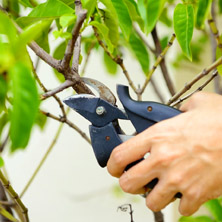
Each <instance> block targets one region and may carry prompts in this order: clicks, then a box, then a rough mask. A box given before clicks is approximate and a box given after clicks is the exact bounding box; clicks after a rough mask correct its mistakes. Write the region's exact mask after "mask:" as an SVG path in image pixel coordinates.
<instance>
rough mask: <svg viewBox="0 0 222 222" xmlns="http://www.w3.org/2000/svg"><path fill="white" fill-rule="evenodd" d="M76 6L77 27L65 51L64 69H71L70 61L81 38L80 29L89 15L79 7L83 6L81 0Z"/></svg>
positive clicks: (78, 0)
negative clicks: (77, 41) (79, 37)
mask: <svg viewBox="0 0 222 222" xmlns="http://www.w3.org/2000/svg"><path fill="white" fill-rule="evenodd" d="M75 5H76V7H77V8H76V15H77V20H76V24H75V26H74V28H73V30H72V38H71V39H70V40H69V42H68V45H67V47H66V50H65V55H64V58H63V60H62V67H63V68H64V69H66V68H67V67H69V63H70V60H71V58H72V55H73V50H74V46H75V43H76V40H77V38H78V36H79V32H80V29H81V27H82V24H83V22H84V20H85V18H86V14H87V10H85V9H82V8H81V7H78V6H80V5H81V1H80V0H76V1H75Z"/></svg>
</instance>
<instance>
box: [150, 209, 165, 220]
mask: <svg viewBox="0 0 222 222" xmlns="http://www.w3.org/2000/svg"><path fill="white" fill-rule="evenodd" d="M153 215H154V219H155V222H164V216H163V213H162V212H161V211H159V212H153Z"/></svg>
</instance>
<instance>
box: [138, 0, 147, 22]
mask: <svg viewBox="0 0 222 222" xmlns="http://www.w3.org/2000/svg"><path fill="white" fill-rule="evenodd" d="M137 6H138V10H139V12H140V15H141V17H142V19H143V21H146V7H145V3H144V0H137Z"/></svg>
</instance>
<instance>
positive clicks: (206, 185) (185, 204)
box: [107, 92, 222, 216]
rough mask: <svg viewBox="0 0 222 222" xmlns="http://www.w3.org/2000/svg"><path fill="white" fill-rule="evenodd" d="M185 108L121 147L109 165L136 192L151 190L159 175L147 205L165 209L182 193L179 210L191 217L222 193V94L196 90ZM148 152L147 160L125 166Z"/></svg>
mask: <svg viewBox="0 0 222 222" xmlns="http://www.w3.org/2000/svg"><path fill="white" fill-rule="evenodd" d="M181 110H182V111H183V112H184V113H182V114H180V115H178V116H176V117H174V118H172V119H168V120H164V121H162V122H159V123H157V124H155V125H153V126H152V127H150V128H148V129H147V130H145V131H143V132H142V133H140V134H138V135H137V136H135V137H134V138H132V139H130V140H128V141H126V142H125V143H123V144H121V145H120V146H118V147H116V148H115V149H114V150H113V152H112V154H111V156H110V159H109V161H108V165H107V169H108V171H109V173H110V174H111V175H113V176H115V177H119V183H120V186H121V188H122V189H123V190H124V191H125V192H128V193H132V194H137V193H145V192H146V188H145V185H146V184H148V183H149V182H150V181H151V180H153V179H154V178H158V179H159V181H158V183H157V185H156V186H155V187H154V189H153V190H152V191H151V192H150V193H149V195H148V196H147V198H146V204H147V206H148V207H149V208H150V209H151V210H153V211H159V210H161V209H163V208H164V207H165V206H166V205H168V204H169V203H170V202H171V201H172V200H173V199H174V196H175V194H176V193H178V192H180V193H182V198H181V199H180V206H179V211H180V213H181V214H182V215H184V216H188V215H191V214H193V213H194V212H195V211H197V210H198V209H199V207H200V206H201V205H202V204H203V203H204V202H206V201H207V200H209V199H214V198H217V197H219V196H220V195H221V194H222V96H219V95H216V94H210V93H203V92H200V93H196V94H194V95H193V96H192V97H191V98H190V99H189V100H188V102H187V103H186V104H185V105H183V106H182V107H181ZM147 153H150V154H149V155H148V157H147V158H146V159H145V160H143V161H141V162H139V163H138V164H136V165H134V166H133V167H132V168H130V169H129V170H128V171H126V172H125V171H124V169H125V168H126V166H127V165H128V164H130V163H132V162H134V161H136V160H139V159H140V158H142V157H144V155H145V154H147Z"/></svg>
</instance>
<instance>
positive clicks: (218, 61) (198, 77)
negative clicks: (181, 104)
mask: <svg viewBox="0 0 222 222" xmlns="http://www.w3.org/2000/svg"><path fill="white" fill-rule="evenodd" d="M221 64H222V56H221V57H220V58H219V59H217V60H216V61H215V62H214V63H213V64H211V65H210V66H209V67H207V68H206V69H204V70H203V71H202V72H201V73H199V74H198V75H197V76H196V77H195V78H194V79H193V80H191V81H190V82H189V83H186V84H185V87H184V88H182V89H181V90H180V91H179V92H178V93H176V94H175V95H174V96H173V97H172V98H171V99H170V100H169V101H168V102H167V105H170V104H172V103H173V102H174V101H176V100H177V99H179V98H180V97H181V96H182V95H183V94H184V93H185V92H187V91H188V90H189V89H190V88H191V87H192V86H193V85H194V84H195V83H196V82H197V81H199V80H200V79H201V78H203V77H204V76H206V75H207V74H208V73H210V72H211V71H213V70H214V69H215V68H216V67H217V66H219V65H221Z"/></svg>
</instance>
